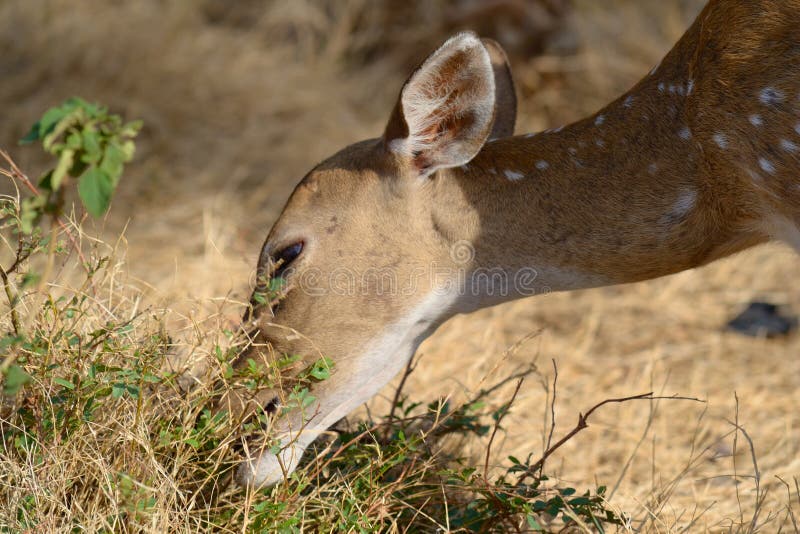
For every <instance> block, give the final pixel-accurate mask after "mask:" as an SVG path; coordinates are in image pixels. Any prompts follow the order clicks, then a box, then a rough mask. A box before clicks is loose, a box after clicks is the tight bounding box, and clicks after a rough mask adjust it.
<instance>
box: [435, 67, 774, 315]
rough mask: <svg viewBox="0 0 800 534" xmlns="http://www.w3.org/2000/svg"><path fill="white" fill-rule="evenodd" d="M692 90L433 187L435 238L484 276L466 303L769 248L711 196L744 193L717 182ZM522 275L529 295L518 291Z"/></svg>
mask: <svg viewBox="0 0 800 534" xmlns="http://www.w3.org/2000/svg"><path fill="white" fill-rule="evenodd" d="M693 90H694V88H693V82H692V81H691V80H684V81H683V83H682V85H677V84H675V85H672V86H670V85H666V84H664V82H659V81H658V79H656V78H652V79H650V80H648V79H645V80H644V81H643V82H641V83H640V84H639V85H638V86H637V87H636V88H634V90H633V91H631V92H630V93H628V94H626V95H623V96H622V97H621V98H620V99H618V100H617V101H616V102H614V103H612V104H610V105H609V106H608V107H606V108H605V109H603V110H601V111H600V112H599V113H597V114H596V115H594V116H592V117H589V118H587V119H585V120H582V121H580V122H577V123H575V124H572V125H570V126H567V127H564V128H560V129H557V130H553V131H548V132H543V133H540V134H528V135H522V136H515V137H510V138H504V139H498V140H494V141H490V142H489V143H487V145H486V146H485V148H484V149H483V150H482V151H481V153H480V154H479V155H478V156H477V157H476V158H475V159H473V160H472V161H471V162H470V163H469V164H468V165H465V166H462V167H460V168H454V169H451V170H449V171H447V172H448V173H449V174H450V175H451V177H450V178H451V179H442V180H434V181H435V184H436V185H435V186H434V188H435V190H436V194H434V195H433V197H434V205H435V206H438V207H439V208H438V209H436V210H435V211H434V217H433V219H434V226H435V228H436V229H437V231H438V232H439V233H440V234H441V235H442V236H443V237H444V238H445V239H448V240H450V241H451V242H456V241H462V240H463V241H467V242H468V243H469V244H470V245H471V246H472V247H473V249H474V260H473V262H472V263H471V266H470V275H471V277H466V279H467V283H468V284H469V283H470V280H471V279H472V280H473V283H475V282H474V278H475V276H476V273H477V275H478V276H483V279H484V281H483V282H477V285H478V286H479V289H478V290H477V291H476V290H474V289H473V290H471V291H468V292H467V293H468V294H469V293H472V294H475V293H476V292H477V293H480V295H478V296H480V297H481V298H480V299H478V300H479V304H478V307H480V305H483V304H484V303H488V304H491V303H494V302H495V301H502V300H509V299H512V298H516V297H521V296H527V295H530V294H534V293H541V292H548V291H560V290H570V289H580V288H587V287H596V286H602V285H611V284H619V283H626V282H635V281H639V280H645V279H649V278H655V277H659V276H663V275H667V274H671V273H675V272H678V271H682V270H685V269H689V268H692V267H696V266H698V265H702V264H704V263H707V262H709V261H713V260H714V259H717V258H720V257H723V256H726V255H728V254H731V253H733V252H736V251H738V250H742V249H744V248H747V247H748V246H751V245H753V244H756V243H758V242H761V241H763V240H764V239H765V237H764V236H763V235H762V234H760V233H759V232H758V231H756V230H755V228H756V227H757V224H756V222H755V216H753V215H752V214H748V213H747V212H746V211H747V210H746V209H744V208H743V207H742V206H740V205H736V202H735V201H734V202H732V201H731V199H730V197H728V198H721V197H720V195H717V194H714V193H712V192H711V191H712V188H711V185H713V190H714V191H719V190H720V188H722V189H723V190H725V189H726V188H727V189H730V190H735V189H731V188H733V187H734V185H735V184H733V183H731V184H726V183H725V182H726V181H727V180H734V179H735V178H733V177H730V178H728V177H726V176H727V175H725V173H715V174H714V176H713V180H714V183H713V184H711V183H710V180H711V175H710V171H709V170H708V169H709V167H710V166H709V165H708V162H707V161H705V160H704V156H703V154H704V151H703V147H702V145H701V143H700V142H699V140H698V138H697V137H696V136H695V135H694V133H693V128H692V124H690V121H689V119H688V118H689V117H690V114H689V109H688V108H689V106H690V105H691V99H692V94H693ZM729 186H730V187H729ZM723 196H724V195H723ZM740 203H741V202H740ZM453 246H455V245H453ZM526 270H527V271H526ZM500 272H502V273H504V274H503V275H501V274H500ZM482 273H483V274H482ZM492 273H494V274H492ZM520 273H522V274H520ZM503 276H505V277H506V279H505V283H506V286H507V287H506V288H505V294H503V291H502V288H497V287H495V286H496V285H497V283H500V281H501V280H502V277H503ZM520 276H522V277H523V278H526V279H527V281H525V282H524V284H527V285H528V286H530V287H516V289H517V290H520V289H521V290H522V291H515V288H514V287H513V286H514V285H515V284H516V285H517V286H519V284H520V282H519V280H517V281H514V279H513V278H514V277H520ZM493 277H494V278H493Z"/></svg>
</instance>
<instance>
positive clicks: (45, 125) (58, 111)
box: [38, 106, 72, 139]
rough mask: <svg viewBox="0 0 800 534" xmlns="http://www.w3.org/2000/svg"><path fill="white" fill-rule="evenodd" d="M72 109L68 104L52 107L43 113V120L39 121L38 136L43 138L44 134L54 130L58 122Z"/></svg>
mask: <svg viewBox="0 0 800 534" xmlns="http://www.w3.org/2000/svg"><path fill="white" fill-rule="evenodd" d="M70 111H72V109H71V108H69V107H67V106H59V107H55V108H50V109H48V110H47V111H45V112H44V115H42V118H41V120H40V121H39V122H38V124H39V132H38V138H39V139H43V138H44V136H46V135H47V134H49V133H50V132H52V131H53V129H54V128H55V126H56V124H58V123H59V122H60V121H61V119H63V118H64V117H66V116H67V114H69V112H70Z"/></svg>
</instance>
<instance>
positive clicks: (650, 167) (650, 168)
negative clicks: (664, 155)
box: [647, 163, 658, 174]
mask: <svg viewBox="0 0 800 534" xmlns="http://www.w3.org/2000/svg"><path fill="white" fill-rule="evenodd" d="M656 171H658V163H651V164H650V165H648V166H647V172H649V173H650V174H655V173H656Z"/></svg>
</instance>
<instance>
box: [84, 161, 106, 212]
mask: <svg viewBox="0 0 800 534" xmlns="http://www.w3.org/2000/svg"><path fill="white" fill-rule="evenodd" d="M113 192H114V185H113V182H112V180H111V178H110V177H109V176H108V174H106V173H105V172H104V171H103V170H101V169H99V168H97V167H91V168H90V169H89V170H88V171H86V172H85V173H83V175H82V176H81V178H80V180H79V182H78V194H79V195H80V197H81V200H82V201H83V205H84V206H85V207H86V211H88V212H89V213H90V214H91V215H92V216H94V217H101V216H102V215H103V214H104V213H105V212H106V211H107V210H108V206H109V205H110V204H111V194H112V193H113Z"/></svg>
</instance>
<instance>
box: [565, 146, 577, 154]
mask: <svg viewBox="0 0 800 534" xmlns="http://www.w3.org/2000/svg"><path fill="white" fill-rule="evenodd" d="M567 152H569V153H570V154H572V155H573V156H574V155H575V154H577V153H578V149H577V148H575V147H574V146H571V147H569V148H568V149H567Z"/></svg>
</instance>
